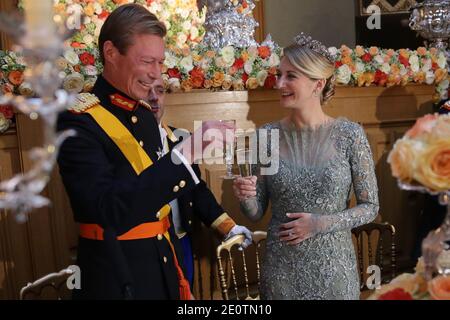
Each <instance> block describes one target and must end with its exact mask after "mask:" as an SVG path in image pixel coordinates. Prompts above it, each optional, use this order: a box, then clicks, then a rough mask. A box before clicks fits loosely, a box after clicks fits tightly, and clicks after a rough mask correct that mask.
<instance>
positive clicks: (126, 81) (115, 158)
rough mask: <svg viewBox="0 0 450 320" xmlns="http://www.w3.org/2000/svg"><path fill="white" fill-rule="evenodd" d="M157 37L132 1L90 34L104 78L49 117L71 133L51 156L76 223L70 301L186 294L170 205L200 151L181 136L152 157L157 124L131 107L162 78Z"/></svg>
mask: <svg viewBox="0 0 450 320" xmlns="http://www.w3.org/2000/svg"><path fill="white" fill-rule="evenodd" d="M165 33H166V29H165V27H164V24H162V23H161V22H159V21H158V20H157V19H156V17H155V16H154V15H153V14H151V13H150V12H149V11H148V10H146V9H145V8H144V7H142V6H140V5H136V4H128V5H123V6H120V7H119V8H118V9H116V10H115V11H114V12H113V13H111V15H110V16H109V17H108V18H107V19H106V21H105V23H104V25H103V27H102V30H101V32H100V37H99V49H100V56H101V59H102V62H103V64H104V71H103V74H102V75H101V76H99V77H98V80H97V82H96V84H95V86H94V88H93V92H92V94H81V95H80V96H79V97H78V102H77V104H76V105H75V106H74V107H73V108H71V110H69V111H67V112H64V113H62V114H61V115H60V117H59V119H58V130H66V129H75V130H76V132H77V135H76V136H75V137H72V138H69V139H67V141H65V142H64V144H63V145H62V147H61V150H60V154H59V156H58V164H59V167H60V173H61V176H62V179H63V183H64V185H65V188H66V191H67V193H68V196H69V199H70V202H71V205H72V209H73V212H74V217H75V220H76V221H77V222H78V223H79V225H80V238H79V245H78V261H77V263H78V265H79V267H80V269H81V289H80V290H75V291H74V292H73V297H74V298H78V299H123V298H126V299H130V298H136V299H190V298H191V297H192V295H191V293H190V288H189V283H188V281H187V280H186V278H185V275H184V274H185V271H184V270H183V268H182V266H183V265H184V263H183V260H182V254H180V252H181V248H180V243H179V241H178V239H177V237H176V235H175V232H174V228H173V221H172V218H171V207H170V205H169V203H170V202H171V201H172V200H173V199H175V198H178V197H182V196H183V195H185V194H187V193H189V192H191V191H192V190H193V189H194V188H195V187H196V185H198V184H199V183H200V180H199V179H198V177H197V175H196V173H195V171H194V170H193V169H192V167H191V165H190V164H191V163H193V162H194V161H196V160H198V159H200V158H201V154H202V150H196V149H195V148H194V150H190V148H187V147H185V146H190V145H191V144H192V141H193V137H188V138H187V139H185V141H184V142H183V143H182V145H183V147H182V148H177V149H174V150H172V151H171V152H169V153H167V154H166V155H165V156H162V157H159V156H158V150H161V149H162V144H161V137H160V134H159V130H158V125H157V122H156V121H155V118H154V116H153V113H152V111H151V110H149V109H147V108H146V107H145V104H141V103H140V102H139V101H140V100H141V99H146V98H147V97H148V95H149V91H150V90H151V87H152V84H153V82H154V80H155V79H157V78H159V77H160V76H161V66H162V64H163V61H164V40H163V37H164V36H165ZM219 129H221V130H222V131H223V130H225V129H226V128H225V127H224V126H223V127H221V128H219ZM196 134H199V132H194V135H196ZM200 134H201V132H200ZM211 223H213V224H214V223H216V225H217V229H218V230H220V231H221V233H222V234H223V235H227V234H228V233H229V232H230V231H231V230H233V228H234V227H235V223H234V222H233V221H232V220H231V219H229V218H228V217H226V216H223V218H222V220H220V221H218V222H217V221H216V222H214V221H211ZM234 230H236V228H234ZM248 235H249V234H248V233H247V236H248Z"/></svg>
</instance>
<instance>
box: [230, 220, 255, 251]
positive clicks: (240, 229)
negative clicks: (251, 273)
mask: <svg viewBox="0 0 450 320" xmlns="http://www.w3.org/2000/svg"><path fill="white" fill-rule="evenodd" d="M238 234H242V235H243V236H244V237H245V240H244V242H242V244H241V246H240V248H242V249H245V248H247V247H248V246H249V245H251V244H252V232H251V231H250V230H248V229H247V228H246V227H244V226H240V225H235V226H234V227H233V228H231V230H230V232H228V234H227V236H226V237H225V241H226V240H228V239H230V238H232V237H234V236H237V235H238Z"/></svg>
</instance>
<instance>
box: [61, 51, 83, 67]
mask: <svg viewBox="0 0 450 320" xmlns="http://www.w3.org/2000/svg"><path fill="white" fill-rule="evenodd" d="M64 58H66V60H67V61H68V62H69V63H70V64H71V65H73V66H74V65H76V64H78V63H80V58H79V57H78V55H77V53H76V52H75V51H74V50H72V49H69V50H67V51H66V52H65V53H64Z"/></svg>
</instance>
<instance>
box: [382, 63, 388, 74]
mask: <svg viewBox="0 0 450 320" xmlns="http://www.w3.org/2000/svg"><path fill="white" fill-rule="evenodd" d="M380 70H381V71H383V72H384V73H386V74H389V72H391V66H390V65H389V63H387V62H385V63H383V64H382V65H381V68H380Z"/></svg>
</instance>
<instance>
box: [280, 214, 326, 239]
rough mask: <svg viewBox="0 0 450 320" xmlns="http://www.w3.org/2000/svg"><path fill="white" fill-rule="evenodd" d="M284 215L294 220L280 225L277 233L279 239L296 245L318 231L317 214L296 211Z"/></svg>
mask: <svg viewBox="0 0 450 320" xmlns="http://www.w3.org/2000/svg"><path fill="white" fill-rule="evenodd" d="M286 216H287V217H288V218H291V219H294V220H292V221H290V222H288V223H284V224H282V225H281V226H280V232H279V233H278V235H279V236H280V240H281V241H283V242H286V243H287V244H289V245H296V244H299V243H300V242H302V241H304V240H306V239H309V238H311V237H313V236H315V235H316V234H317V233H318V223H317V222H318V221H317V220H318V217H317V215H313V214H311V213H305V212H297V213H287V214H286Z"/></svg>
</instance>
